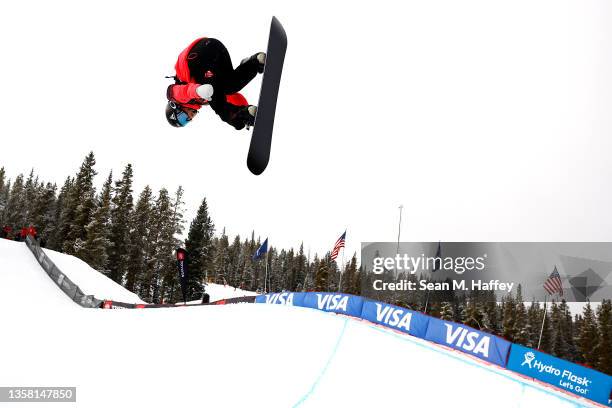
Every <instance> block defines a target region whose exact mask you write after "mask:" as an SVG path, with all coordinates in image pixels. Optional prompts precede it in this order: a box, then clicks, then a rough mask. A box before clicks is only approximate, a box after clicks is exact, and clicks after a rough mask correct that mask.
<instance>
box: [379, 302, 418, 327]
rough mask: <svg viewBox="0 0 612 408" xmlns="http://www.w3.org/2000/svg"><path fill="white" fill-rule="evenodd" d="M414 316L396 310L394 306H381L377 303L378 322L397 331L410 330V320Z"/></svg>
mask: <svg viewBox="0 0 612 408" xmlns="http://www.w3.org/2000/svg"><path fill="white" fill-rule="evenodd" d="M411 318H412V314H411V313H408V312H407V311H405V310H402V309H396V308H394V307H392V306H389V305H387V306H385V307H383V305H381V304H380V303H376V321H378V322H381V323H384V324H386V325H389V326H392V327H395V328H397V329H404V330H406V331H409V330H410V319H411Z"/></svg>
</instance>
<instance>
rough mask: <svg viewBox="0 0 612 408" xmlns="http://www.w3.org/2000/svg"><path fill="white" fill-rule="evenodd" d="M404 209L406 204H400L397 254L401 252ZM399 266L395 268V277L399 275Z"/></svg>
mask: <svg viewBox="0 0 612 408" xmlns="http://www.w3.org/2000/svg"><path fill="white" fill-rule="evenodd" d="M403 209H404V204H400V206H399V222H398V224H397V249H396V250H395V256H396V257H397V255H398V254H399V247H400V234H401V233H402V210H403ZM398 275H399V274H398V272H397V267H396V268H395V278H396V279H397V277H398Z"/></svg>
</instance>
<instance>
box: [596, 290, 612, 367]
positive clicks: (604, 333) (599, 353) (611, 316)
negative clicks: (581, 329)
mask: <svg viewBox="0 0 612 408" xmlns="http://www.w3.org/2000/svg"><path fill="white" fill-rule="evenodd" d="M597 326H598V328H599V341H598V342H597V346H596V348H595V356H596V358H597V364H596V366H595V368H596V369H597V370H599V371H601V372H603V373H606V374H609V375H612V300H610V299H607V300H605V299H604V300H603V301H602V302H601V305H599V306H598V307H597Z"/></svg>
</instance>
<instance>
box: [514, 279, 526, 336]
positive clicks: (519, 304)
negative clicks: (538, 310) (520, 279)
mask: <svg viewBox="0 0 612 408" xmlns="http://www.w3.org/2000/svg"><path fill="white" fill-rule="evenodd" d="M529 331H530V327H529V322H528V320H527V310H526V309H525V302H524V301H523V291H522V286H521V284H520V283H519V284H518V286H517V288H516V309H515V319H514V328H513V332H514V341H515V342H516V343H519V344H522V345H529V343H530V341H529V334H530V333H529Z"/></svg>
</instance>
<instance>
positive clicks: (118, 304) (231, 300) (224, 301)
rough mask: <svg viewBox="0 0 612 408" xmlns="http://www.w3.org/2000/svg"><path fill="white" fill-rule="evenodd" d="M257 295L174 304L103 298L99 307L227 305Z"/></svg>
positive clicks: (244, 300) (251, 300)
mask: <svg viewBox="0 0 612 408" xmlns="http://www.w3.org/2000/svg"><path fill="white" fill-rule="evenodd" d="M256 298H257V296H242V297H237V298H229V299H221V300H216V301H214V302H210V303H197V304H181V303H179V304H174V303H164V304H155V303H125V302H117V301H114V300H105V301H104V302H102V304H101V305H100V307H101V308H102V309H155V308H162V307H192V306H215V305H229V304H232V303H255V299H256Z"/></svg>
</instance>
